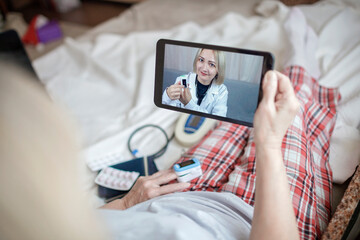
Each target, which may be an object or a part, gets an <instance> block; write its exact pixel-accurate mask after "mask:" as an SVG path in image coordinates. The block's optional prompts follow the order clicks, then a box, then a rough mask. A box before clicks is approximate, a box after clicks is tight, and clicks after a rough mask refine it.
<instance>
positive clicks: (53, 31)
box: [37, 20, 63, 43]
mask: <svg viewBox="0 0 360 240" xmlns="http://www.w3.org/2000/svg"><path fill="white" fill-rule="evenodd" d="M37 34H38V37H39V41H40V42H42V43H48V42H51V41H54V40H57V39H60V38H62V36H63V34H62V31H61V29H60V26H59V24H58V22H57V21H54V20H52V21H50V22H48V23H47V24H45V25H44V26H42V27H40V28H38V29H37Z"/></svg>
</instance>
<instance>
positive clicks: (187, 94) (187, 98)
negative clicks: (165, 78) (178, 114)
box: [179, 85, 192, 106]
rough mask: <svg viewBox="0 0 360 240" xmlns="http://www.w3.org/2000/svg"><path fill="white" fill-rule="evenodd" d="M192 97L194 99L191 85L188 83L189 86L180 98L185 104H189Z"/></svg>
mask: <svg viewBox="0 0 360 240" xmlns="http://www.w3.org/2000/svg"><path fill="white" fill-rule="evenodd" d="M191 99H192V96H191V93H190V89H189V85H188V87H187V88H184V91H183V92H182V94H181V95H180V99H179V100H180V102H181V103H182V104H184V106H185V105H186V104H188V103H189V102H190V101H191Z"/></svg>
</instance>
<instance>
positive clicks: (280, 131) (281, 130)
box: [254, 71, 300, 149]
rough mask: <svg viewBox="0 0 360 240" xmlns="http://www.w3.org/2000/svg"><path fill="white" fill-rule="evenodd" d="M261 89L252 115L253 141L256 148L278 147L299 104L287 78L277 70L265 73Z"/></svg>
mask: <svg viewBox="0 0 360 240" xmlns="http://www.w3.org/2000/svg"><path fill="white" fill-rule="evenodd" d="M262 89H263V98H262V100H261V102H260V104H259V107H258V109H257V111H256V113H255V117H254V131H255V132H254V141H255V144H256V147H257V148H262V149H263V148H266V149H280V147H281V143H282V140H283V138H284V136H285V133H286V131H287V129H288V128H289V126H290V124H291V122H292V121H293V119H294V117H295V115H296V113H297V111H298V109H299V106H300V104H299V101H298V100H297V98H296V96H295V93H294V89H293V87H292V85H291V83H290V80H289V78H288V77H287V76H285V75H283V74H281V73H279V72H277V71H268V72H267V73H266V74H265V77H264V81H263V86H262Z"/></svg>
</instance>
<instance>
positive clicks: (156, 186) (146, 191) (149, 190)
mask: <svg viewBox="0 0 360 240" xmlns="http://www.w3.org/2000/svg"><path fill="white" fill-rule="evenodd" d="M174 179H176V174H175V172H174V171H173V170H172V169H169V170H162V171H159V172H157V173H155V174H153V175H151V176H147V177H139V178H138V180H137V181H136V183H135V185H134V186H133V187H132V189H131V190H130V192H129V193H128V194H126V196H125V197H124V198H122V199H121V200H123V201H124V206H125V208H129V207H132V206H134V205H136V204H138V203H141V202H144V201H146V200H149V199H151V198H154V197H157V196H160V195H164V194H168V193H173V192H178V191H182V190H184V189H186V188H188V187H189V186H190V183H172V184H167V183H169V182H170V181H172V180H174Z"/></svg>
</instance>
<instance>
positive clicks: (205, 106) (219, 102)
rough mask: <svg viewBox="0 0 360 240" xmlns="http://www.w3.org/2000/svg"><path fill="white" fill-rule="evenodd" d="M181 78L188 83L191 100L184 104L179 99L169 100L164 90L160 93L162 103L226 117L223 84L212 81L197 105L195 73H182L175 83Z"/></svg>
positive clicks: (226, 95)
mask: <svg viewBox="0 0 360 240" xmlns="http://www.w3.org/2000/svg"><path fill="white" fill-rule="evenodd" d="M183 78H186V79H187V83H188V84H189V89H190V93H191V97H192V98H191V101H190V102H189V103H188V104H186V105H185V106H184V104H182V103H181V102H180V101H179V100H171V99H170V98H169V96H168V95H167V93H166V90H165V91H164V93H163V95H162V103H163V104H167V105H171V106H177V107H181V108H185V109H189V110H194V111H199V112H204V113H210V114H215V115H218V116H223V117H226V112H227V100H228V90H227V88H226V86H225V85H224V84H221V85H217V84H215V83H214V82H212V83H211V86H210V88H209V89H208V90H207V92H206V95H205V97H204V98H203V100H202V102H201V104H200V106H199V105H197V101H198V98H197V96H196V85H195V80H196V74H195V73H189V74H188V75H182V76H180V77H177V78H176V81H175V84H177V83H178V82H180V81H181V79H183Z"/></svg>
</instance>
